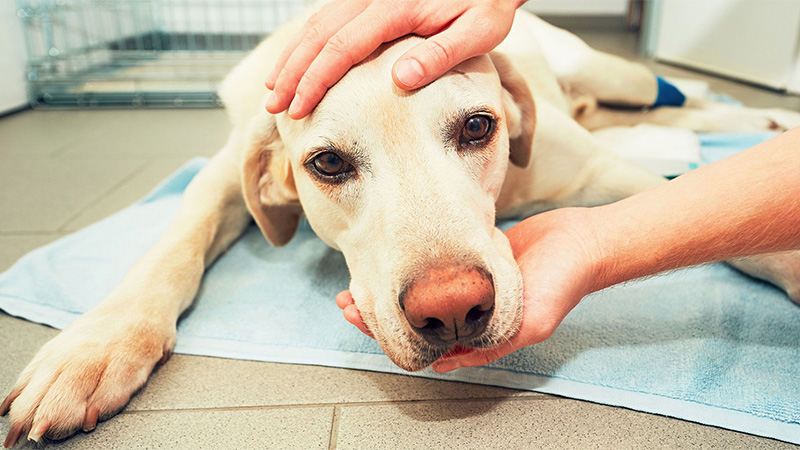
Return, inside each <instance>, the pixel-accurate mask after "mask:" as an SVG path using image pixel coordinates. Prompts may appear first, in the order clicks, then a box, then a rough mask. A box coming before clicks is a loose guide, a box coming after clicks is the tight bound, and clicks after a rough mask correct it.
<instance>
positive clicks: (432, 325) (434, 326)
mask: <svg viewBox="0 0 800 450" xmlns="http://www.w3.org/2000/svg"><path fill="white" fill-rule="evenodd" d="M427 321H428V323H426V324H425V326H423V327H420V328H421V329H423V330H428V331H439V330H441V329H442V328H444V322H442V321H441V320H439V319H437V318H434V317H428V319H427Z"/></svg>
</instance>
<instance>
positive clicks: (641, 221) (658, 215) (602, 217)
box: [591, 129, 800, 290]
mask: <svg viewBox="0 0 800 450" xmlns="http://www.w3.org/2000/svg"><path fill="white" fill-rule="evenodd" d="M591 214H592V215H593V223H594V224H595V226H594V227H593V228H594V229H593V230H592V231H593V232H594V233H595V236H594V238H595V241H596V242H598V249H597V254H596V255H597V264H598V273H599V274H600V276H599V277H598V278H597V280H596V281H595V283H596V284H595V286H594V289H593V290H599V289H602V288H604V287H607V286H610V285H613V284H616V283H619V282H622V281H625V280H629V279H633V278H638V277H642V276H646V275H651V274H654V273H658V272H661V271H664V270H669V269H674V268H677V267H683V266H688V265H693V264H701V263H705V262H710V261H720V260H724V259H729V258H733V257H737V256H746V255H753V254H758V253H768V252H774V251H781V250H791V249H797V248H800V129H794V130H791V131H789V132H786V133H784V134H782V135H780V136H778V137H776V138H774V139H772V140H769V141H767V142H764V143H762V144H760V145H758V146H756V147H753V148H751V149H749V150H746V151H744V152H742V153H740V154H738V155H735V156H733V157H730V158H727V159H725V160H722V161H719V162H717V163H714V164H710V165H708V166H705V167H703V168H701V169H698V170H695V171H693V172H690V173H687V174H685V175H683V176H680V177H678V178H676V179H674V180H672V181H670V182H668V183H665V184H664V185H662V186H659V187H657V188H655V189H652V190H650V191H647V192H643V193H641V194H638V195H635V196H633V197H630V198H628V199H625V200H622V201H619V202H617V203H613V204H610V205H606V206H602V207H598V208H594V209H593V210H592V212H591Z"/></svg>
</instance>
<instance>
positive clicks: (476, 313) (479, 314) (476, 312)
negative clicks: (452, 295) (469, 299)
mask: <svg viewBox="0 0 800 450" xmlns="http://www.w3.org/2000/svg"><path fill="white" fill-rule="evenodd" d="M490 311H491V308H490V309H488V310H486V311H483V310H481V308H480V306H476V307H474V308H472V309H470V310H469V312H468V313H467V317H466V320H465V322H466V323H468V324H471V323H475V322H477V321H479V320H481V319H483V318H484V317H486V316H487V315H488V314H489V312H490Z"/></svg>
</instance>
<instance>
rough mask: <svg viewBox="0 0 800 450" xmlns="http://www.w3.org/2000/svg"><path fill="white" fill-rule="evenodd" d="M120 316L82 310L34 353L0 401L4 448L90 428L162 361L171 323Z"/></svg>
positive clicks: (172, 330)
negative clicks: (5, 425) (6, 419)
mask: <svg viewBox="0 0 800 450" xmlns="http://www.w3.org/2000/svg"><path fill="white" fill-rule="evenodd" d="M119 316H120V315H119V314H118V315H116V316H113V315H100V314H94V315H92V314H91V313H89V314H86V315H84V316H82V317H81V318H79V319H78V320H76V321H75V322H74V323H73V324H72V325H70V326H69V327H67V328H66V329H65V330H64V331H63V332H61V334H59V335H58V336H56V337H55V338H53V339H52V340H51V341H50V342H48V343H47V344H45V345H44V346H43V347H42V348H41V350H39V353H37V354H36V356H35V357H34V358H33V360H32V361H31V362H30V364H28V366H27V367H26V368H25V370H24V371H23V372H22V375H20V377H19V379H18V380H17V383H16V386H14V388H13V389H12V390H11V393H10V394H9V395H8V397H6V399H5V400H4V401H3V403H2V405H0V415H5V414H6V413H9V416H10V424H11V428H10V430H9V432H8V436H7V437H6V440H5V446H6V447H9V448H10V447H13V446H14V445H16V443H17V441H18V440H19V439H20V438H21V437H22V438H24V437H25V436H27V439H28V440H32V441H36V442H39V441H40V439H41V438H42V437H45V438H48V439H63V438H66V437H69V436H71V435H72V434H74V433H75V432H76V431H78V430H79V429H83V430H84V431H89V430H91V429H93V428H94V427H95V426H96V424H97V421H98V420H105V419H107V418H109V417H111V416H113V415H114V414H116V413H117V412H118V411H119V410H120V409H122V408H123V407H124V406H125V404H126V403H127V402H128V400H129V399H130V397H131V395H133V394H134V393H135V392H136V390H138V389H139V388H140V387H141V386H142V385H144V383H145V381H146V380H147V377H148V376H149V375H150V372H151V371H152V370H153V368H154V366H155V365H156V363H158V362H159V361H161V362H164V361H166V359H167V358H168V357H169V354H170V352H171V350H172V348H173V347H174V344H175V327H174V324H173V325H171V326H170V325H165V324H161V323H158V322H154V321H151V320H148V319H147V318H144V317H142V316H135V315H132V316H131V317H127V318H120V317H119ZM137 318H141V319H140V320H137Z"/></svg>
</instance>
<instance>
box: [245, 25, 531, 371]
mask: <svg viewBox="0 0 800 450" xmlns="http://www.w3.org/2000/svg"><path fill="white" fill-rule="evenodd" d="M417 42H418V39H416V38H407V39H404V40H401V41H398V42H395V43H393V44H391V45H386V46H384V47H383V48H381V49H379V51H377V52H376V53H375V54H374V55H373V56H372V57H371V58H370V59H368V60H367V61H365V62H364V63H362V64H359V65H358V66H356V67H354V68H353V69H351V70H350V71H349V72H348V74H347V75H346V76H345V77H344V78H342V80H340V81H339V82H338V83H337V84H336V85H335V86H334V87H333V88H331V89H330V90H329V91H328V93H327V94H326V96H325V98H324V99H323V100H322V102H321V103H320V104H319V106H317V108H316V110H315V111H314V113H313V114H312V115H311V116H309V117H307V118H306V119H303V120H301V121H293V120H291V119H289V118H288V117H286V116H285V115H278V116H272V115H269V114H263V115H260V116H259V117H256V118H255V119H253V121H252V122H251V123H250V130H249V136H250V140H249V148H248V150H247V154H246V156H245V164H244V169H243V189H244V194H245V199H246V202H247V206H248V209H249V210H250V212H251V214H252V215H253V217H254V218H255V220H256V222H257V223H258V226H259V227H260V228H261V230H262V231H263V233H264V235H265V236H266V238H267V239H268V240H269V241H270V242H272V243H273V244H275V245H282V244H284V243H286V242H288V241H289V239H291V237H292V235H293V234H294V232H295V230H296V228H297V225H298V221H299V218H300V214H301V213H305V215H306V216H307V218H308V221H309V223H310V224H311V226H312V228H313V229H314V231H315V232H316V233H317V235H319V237H320V238H321V239H322V240H323V241H325V242H326V243H327V244H329V245H330V246H332V247H334V248H337V249H340V250H341V251H342V252H343V253H344V256H345V259H346V261H347V265H348V268H349V269H350V274H351V276H352V280H351V284H350V290H351V292H352V294H353V298H354V300H355V303H356V306H357V307H358V309H359V310H360V312H361V315H362V317H363V320H364V322H365V323H366V325H367V326H368V327H369V328H370V330H371V331H372V333H373V334H374V336H375V338H376V339H377V340H378V342H379V343H380V345H381V347H382V348H383V350H384V351H385V352H386V354H387V355H388V356H389V357H390V358H391V359H392V360H393V361H394V362H395V363H396V364H397V365H399V366H400V367H402V368H404V369H406V370H420V369H422V368H424V367H426V366H428V365H430V364H431V363H432V362H433V361H435V360H436V359H438V358H439V357H440V356H442V355H443V354H444V353H446V352H447V351H448V350H450V349H451V348H452V347H453V346H454V345H456V344H459V345H461V346H465V347H491V346H494V345H497V344H499V343H501V342H504V341H505V340H507V339H509V338H510V337H511V336H512V335H513V334H514V333H515V332H516V331H517V328H518V326H519V322H520V319H521V314H522V299H521V297H522V281H521V277H520V273H519V269H518V268H517V265H516V263H515V261H514V258H513V255H512V252H511V249H510V246H509V243H508V241H507V239H506V238H505V235H504V234H503V233H502V232H501V231H500V230H498V229H497V228H496V227H495V206H494V203H495V200H496V199H497V196H498V195H499V193H500V189H501V187H502V185H503V180H504V178H505V173H506V169H507V166H508V164H509V162H510V163H512V164H516V165H519V166H526V165H527V164H528V162H529V159H530V151H531V140H532V134H533V127H534V111H533V100H532V98H531V94H530V92H529V91H528V88H527V86H526V84H525V83H524V82H523V80H522V79H521V78H520V76H519V75H518V74H517V73H516V72H515V71H514V70H513V68H512V66H511V64H510V63H509V61H508V60H507V59H505V58H504V57H502V56H501V55H487V56H482V57H477V58H473V59H470V60H468V61H466V62H464V63H462V64H460V65H458V66H457V67H456V68H455V69H453V70H451V71H450V72H448V73H447V74H446V75H445V76H443V77H441V78H440V79H439V80H437V81H435V82H434V83H432V84H430V85H429V86H427V87H425V88H422V89H419V90H416V91H413V92H404V91H402V90H400V89H398V88H397V87H396V86H394V84H393V83H392V79H391V76H390V71H391V67H392V64H393V63H394V61H395V60H396V59H397V57H398V56H400V55H401V54H402V53H403V52H404V51H405V50H407V49H408V48H410V47H411V46H412V45H414V44H416V43H417ZM331 301H333V300H331Z"/></svg>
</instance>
